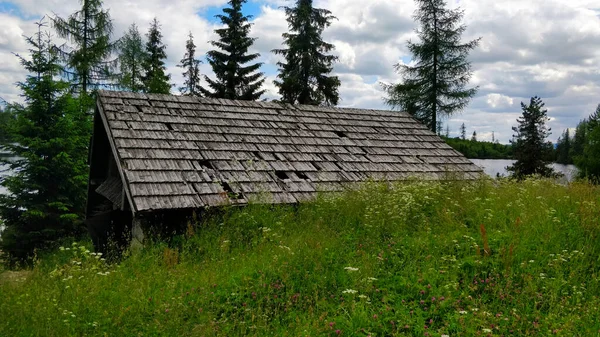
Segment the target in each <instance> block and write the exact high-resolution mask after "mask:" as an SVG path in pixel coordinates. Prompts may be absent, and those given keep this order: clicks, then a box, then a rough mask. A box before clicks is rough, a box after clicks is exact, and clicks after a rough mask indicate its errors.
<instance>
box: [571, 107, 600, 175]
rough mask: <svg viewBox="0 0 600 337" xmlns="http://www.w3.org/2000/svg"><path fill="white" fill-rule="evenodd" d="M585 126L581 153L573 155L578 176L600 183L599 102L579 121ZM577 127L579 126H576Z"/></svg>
mask: <svg viewBox="0 0 600 337" xmlns="http://www.w3.org/2000/svg"><path fill="white" fill-rule="evenodd" d="M581 124H583V125H584V127H585V132H582V133H583V134H584V136H583V137H584V141H583V150H582V153H581V154H580V155H578V156H576V157H575V165H576V166H577V168H578V169H579V177H580V178H587V179H590V180H591V181H592V182H594V183H596V184H598V183H600V104H599V105H598V107H597V108H596V111H595V112H594V113H593V114H592V115H590V117H589V118H588V119H587V120H586V121H584V123H581ZM578 129H579V126H578Z"/></svg>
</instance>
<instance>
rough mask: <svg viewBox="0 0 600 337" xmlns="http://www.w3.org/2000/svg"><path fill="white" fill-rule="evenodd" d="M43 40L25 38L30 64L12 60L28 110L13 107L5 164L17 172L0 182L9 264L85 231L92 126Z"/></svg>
mask: <svg viewBox="0 0 600 337" xmlns="http://www.w3.org/2000/svg"><path fill="white" fill-rule="evenodd" d="M40 27H41V24H40ZM48 36H49V35H44V33H43V32H42V31H41V29H40V31H38V33H37V35H36V36H35V37H33V38H27V43H28V44H29V45H30V46H31V47H30V53H31V58H30V59H27V58H25V57H22V56H19V55H17V56H18V57H19V58H20V61H21V64H22V65H23V67H24V68H25V70H27V71H28V72H29V75H27V78H26V80H25V81H23V82H20V83H18V86H19V88H20V89H21V91H22V97H23V99H24V102H25V104H24V105H20V104H14V105H12V106H11V108H12V109H13V111H14V112H15V119H14V120H12V121H11V122H10V125H9V129H10V132H11V139H12V140H13V142H12V143H10V144H7V145H6V148H7V149H8V150H9V151H10V152H11V153H12V154H13V155H14V156H15V157H17V158H19V159H17V160H6V159H5V160H3V163H4V164H7V165H9V167H10V168H11V169H12V171H13V172H15V173H14V175H11V176H10V177H7V178H5V179H4V181H2V186H3V187H5V188H6V189H7V190H8V191H9V194H7V195H2V196H0V218H2V220H3V221H4V225H5V226H6V229H5V230H4V232H3V233H2V241H1V242H0V250H2V251H4V252H5V253H7V255H8V259H7V262H8V263H9V264H11V265H14V264H15V263H17V262H20V261H23V260H28V259H30V258H31V257H33V254H34V251H35V249H43V248H47V247H49V246H51V245H52V243H53V242H54V241H55V240H58V239H60V238H64V237H66V236H70V235H76V234H80V233H82V232H83V230H84V228H82V227H81V226H80V224H81V222H80V221H77V220H78V219H79V218H80V217H81V216H82V215H83V212H84V206H85V199H86V186H87V171H88V168H87V164H86V161H87V155H88V151H87V145H88V142H89V137H90V134H91V127H90V126H91V123H90V120H89V119H90V118H89V115H88V114H87V112H86V109H85V108H82V105H81V104H80V102H79V100H78V99H75V98H73V96H72V94H71V93H70V92H71V90H70V86H69V83H67V82H65V81H61V80H56V76H57V75H58V74H59V71H60V66H59V56H58V55H57V51H56V49H55V48H53V45H52V42H51V41H49V37H48ZM84 106H85V105H84Z"/></svg>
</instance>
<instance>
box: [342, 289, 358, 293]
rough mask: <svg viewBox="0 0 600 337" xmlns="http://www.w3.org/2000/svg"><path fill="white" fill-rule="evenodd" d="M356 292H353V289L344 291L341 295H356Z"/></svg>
mask: <svg viewBox="0 0 600 337" xmlns="http://www.w3.org/2000/svg"><path fill="white" fill-rule="evenodd" d="M357 292H358V291H356V290H354V289H346V290H344V291H342V293H343V294H356V293H357Z"/></svg>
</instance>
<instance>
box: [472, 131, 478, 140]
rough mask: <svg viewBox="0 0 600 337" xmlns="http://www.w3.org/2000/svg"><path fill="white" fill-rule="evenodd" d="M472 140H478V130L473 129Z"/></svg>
mask: <svg viewBox="0 0 600 337" xmlns="http://www.w3.org/2000/svg"><path fill="white" fill-rule="evenodd" d="M471 141H472V142H476V141H477V131H473V135H472V136H471Z"/></svg>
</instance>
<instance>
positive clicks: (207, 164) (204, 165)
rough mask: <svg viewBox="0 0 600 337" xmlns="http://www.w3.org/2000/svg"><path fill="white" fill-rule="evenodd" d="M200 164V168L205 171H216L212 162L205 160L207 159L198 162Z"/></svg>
mask: <svg viewBox="0 0 600 337" xmlns="http://www.w3.org/2000/svg"><path fill="white" fill-rule="evenodd" d="M198 164H200V166H201V167H202V168H204V169H211V170H214V169H215V168H214V166H213V165H212V164H211V163H210V161H208V160H205V159H201V160H198Z"/></svg>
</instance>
